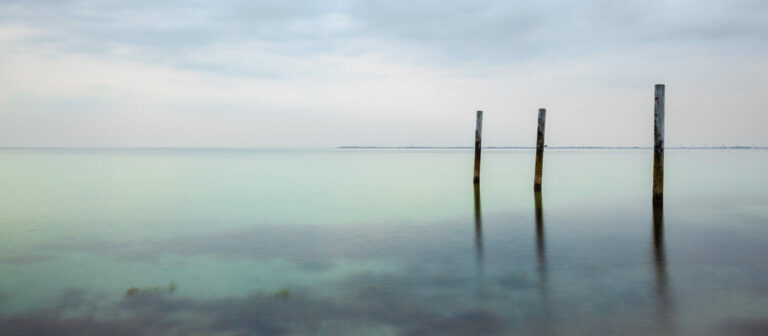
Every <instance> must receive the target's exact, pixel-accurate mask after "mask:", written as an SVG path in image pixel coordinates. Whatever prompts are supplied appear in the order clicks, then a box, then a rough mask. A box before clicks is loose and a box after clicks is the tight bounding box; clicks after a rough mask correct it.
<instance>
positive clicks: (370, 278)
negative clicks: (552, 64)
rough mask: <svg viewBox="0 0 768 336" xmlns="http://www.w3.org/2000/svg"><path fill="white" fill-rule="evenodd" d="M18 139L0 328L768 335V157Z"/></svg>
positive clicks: (4, 182)
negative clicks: (537, 187)
mask: <svg viewBox="0 0 768 336" xmlns="http://www.w3.org/2000/svg"><path fill="white" fill-rule="evenodd" d="M472 155H473V154H472V151H471V150H459V149H457V150H427V149H421V150H385V149H378V150H374V149H370V150H364V149H354V150H352V149H335V150H225V149H217V150H214V149H205V150H203V149H199V150H196V149H153V150H147V149H120V150H118V149H109V150H108V149H101V150H96V149H24V150H22V149H3V150H0V186H2V187H1V188H0V331H3V332H2V333H3V334H11V335H17V334H18V335H25V334H76V335H103V334H111V335H121V334H126V335H135V334H147V335H173V334H179V335H187V334H206V335H217V334H218V335H251V334H256V335H258V334H265V335H280V334H309V335H361V334H369V335H425V334H441V335H450V334H473V335H482V334H487V335H496V334H500V335H505V334H516V335H517V334H519V335H542V334H551V335H557V334H560V335H600V334H603V335H604V334H623V335H649V334H659V335H665V334H683V335H764V334H768V260H767V259H768V258H766V257H768V173H766V167H768V151H765V150H674V149H669V150H667V153H666V157H665V161H666V162H665V163H666V169H665V170H666V171H665V175H666V176H665V177H666V181H665V187H666V192H665V204H664V206H663V207H656V208H654V207H653V206H652V205H651V202H650V200H651V197H650V196H651V170H652V165H651V164H652V153H651V151H650V150H567V149H549V150H547V151H546V153H545V158H544V161H545V165H544V183H543V190H542V193H541V194H539V195H536V194H534V193H533V188H532V180H533V175H532V174H533V150H509V149H507V150H486V151H484V152H483V166H482V174H481V175H482V177H481V183H480V186H479V187H478V188H475V187H474V186H473V184H472V160H473V157H472Z"/></svg>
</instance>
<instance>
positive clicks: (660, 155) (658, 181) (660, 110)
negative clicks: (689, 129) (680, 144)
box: [653, 84, 664, 203]
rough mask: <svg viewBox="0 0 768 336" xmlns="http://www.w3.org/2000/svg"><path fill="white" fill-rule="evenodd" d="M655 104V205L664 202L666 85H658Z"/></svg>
mask: <svg viewBox="0 0 768 336" xmlns="http://www.w3.org/2000/svg"><path fill="white" fill-rule="evenodd" d="M654 96H655V97H654V104H653V140H654V141H653V203H661V202H663V200H664V84H656V92H655V95H654Z"/></svg>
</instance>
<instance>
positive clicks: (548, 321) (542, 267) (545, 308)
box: [533, 191, 555, 335]
mask: <svg viewBox="0 0 768 336" xmlns="http://www.w3.org/2000/svg"><path fill="white" fill-rule="evenodd" d="M533 197H534V204H535V219H536V259H537V272H538V274H539V296H540V298H541V321H540V322H541V323H540V325H539V328H541V329H540V330H538V333H539V334H541V335H551V334H554V333H555V330H554V329H553V326H554V325H555V323H553V321H552V312H551V305H550V302H549V281H548V277H547V248H546V239H545V237H544V207H543V205H542V200H541V191H535V192H534V193H533Z"/></svg>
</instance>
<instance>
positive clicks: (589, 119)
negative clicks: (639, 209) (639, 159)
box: [0, 0, 768, 147]
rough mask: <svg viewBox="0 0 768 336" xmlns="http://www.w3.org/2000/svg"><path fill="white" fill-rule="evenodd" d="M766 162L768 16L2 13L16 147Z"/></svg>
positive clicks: (219, 5)
mask: <svg viewBox="0 0 768 336" xmlns="http://www.w3.org/2000/svg"><path fill="white" fill-rule="evenodd" d="M656 83H664V84H666V86H667V88H666V90H667V106H666V109H667V117H666V140H667V145H669V146H719V145H730V146H732V145H752V146H768V132H766V131H765V128H766V126H765V125H766V124H767V122H768V114H767V113H766V112H768V1H764V0H730V1H692V0H690V1H635V0H629V1H608V0H588V1H567V0H559V1H477V0H473V1H469V0H466V1H465V0H458V1H434V0H430V1H384V0H373V1H353V0H346V1H334V0H331V1H158V0H154V1H145V0H135V1H111V0H104V1H95V0H58V1H53V0H47V1H29V0H25V1H20V0H19V1H17V0H0V147H2V146H107V147H113V146H118V147H119V146H205V147H207V146H213V147H217V146H225V147H229V146H233V147H239V146H244V147H250V146H256V147H278V146H289V147H290V146H319V147H322V146H342V145H378V146H408V145H424V146H471V145H472V144H473V139H474V127H475V122H474V118H475V111H476V110H478V109H482V110H484V111H485V124H484V132H483V133H484V138H483V142H484V144H485V145H488V146H507V145H509V146H529V145H533V144H534V143H535V131H536V115H537V109H538V108H539V107H546V108H547V109H548V112H547V132H546V137H547V144H549V145H551V146H650V145H651V144H652V132H653V119H652V117H653V86H654V84H656Z"/></svg>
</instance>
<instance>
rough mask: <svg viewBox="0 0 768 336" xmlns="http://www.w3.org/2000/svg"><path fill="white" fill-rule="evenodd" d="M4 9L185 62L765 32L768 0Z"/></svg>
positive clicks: (497, 53) (554, 50)
mask: <svg viewBox="0 0 768 336" xmlns="http://www.w3.org/2000/svg"><path fill="white" fill-rule="evenodd" d="M0 9H2V12H3V13H4V14H1V16H0V17H1V20H2V21H3V22H13V23H21V24H23V25H29V26H34V27H42V28H43V30H44V31H45V32H46V34H48V35H49V36H50V37H51V39H52V40H54V41H56V42H57V43H59V44H60V45H62V46H64V47H67V48H71V49H75V50H78V51H84V50H86V51H90V52H108V51H110V50H115V49H118V48H133V49H137V51H136V54H137V55H139V56H141V57H145V58H151V59H152V60H155V61H156V60H166V61H169V62H172V63H185V60H179V59H178V57H184V56H185V55H186V54H187V53H190V52H193V51H202V52H209V53H215V52H216V51H217V48H220V47H221V46H222V45H224V46H246V45H249V44H250V45H253V44H256V46H251V47H250V48H257V49H261V50H263V51H266V52H271V53H276V54H292V55H295V54H299V55H300V54H305V55H312V54H315V53H324V52H351V53H358V52H366V51H376V52H383V53H392V54H393V55H399V56H403V57H407V55H403V53H407V52H409V51H410V50H420V51H423V52H426V53H427V54H430V55H433V56H435V57H437V58H442V59H445V60H449V61H451V60H453V61H456V60H458V61H466V60H470V61H489V62H494V63H498V62H504V61H505V60H507V59H520V58H531V57H537V56H552V57H558V56H563V55H581V54H590V53H595V52H600V51H602V50H607V49H612V48H618V47H621V46H622V45H629V44H632V43H637V42H646V43H648V42H665V41H686V40H693V41H700V40H703V41H721V40H728V39H745V38H746V39H755V40H760V41H763V40H765V39H766V38H767V37H768V23H767V22H768V20H767V19H766V18H767V17H768V5H766V4H765V3H764V2H760V1H751V0H742V1H729V2H707V3H691V2H687V1H676V2H670V3H666V2H665V3H662V2H657V3H648V2H645V1H624V2H621V3H616V2H612V1H602V0H596V1H590V2H586V3H585V2H578V3H574V2H570V1H541V2H496V1H480V2H478V1H463V0H462V1H452V2H450V3H446V2H443V1H426V2H418V3H413V2H406V1H394V2H393V1H350V2H343V1H330V2H320V1H312V2H302V3H293V2H284V1H256V2H251V1H233V2H227V3H210V2H196V3H193V4H189V3H188V2H179V1H166V2H157V1H132V2H127V3H126V2H120V1H107V2H104V1H62V2H58V1H53V2H48V1H44V2H37V3H34V4H30V3H28V2H17V1H10V2H5V3H4V4H0ZM360 41H373V42H374V43H360ZM186 63H189V61H188V60H186ZM193 67H194V66H193ZM201 68H203V69H205V68H208V69H214V70H213V71H215V69H216V67H214V66H204V67H201Z"/></svg>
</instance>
